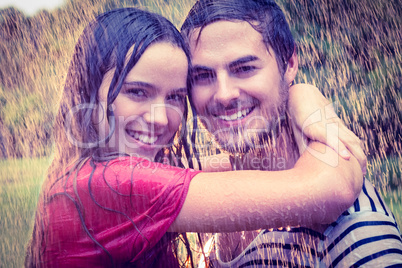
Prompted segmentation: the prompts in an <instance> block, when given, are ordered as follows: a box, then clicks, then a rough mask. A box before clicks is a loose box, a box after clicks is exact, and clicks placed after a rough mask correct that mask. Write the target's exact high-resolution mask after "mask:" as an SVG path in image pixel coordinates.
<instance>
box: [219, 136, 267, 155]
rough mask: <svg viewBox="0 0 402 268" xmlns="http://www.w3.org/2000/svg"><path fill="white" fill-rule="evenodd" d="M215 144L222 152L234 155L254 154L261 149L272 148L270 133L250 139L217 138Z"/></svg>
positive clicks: (237, 137)
mask: <svg viewBox="0 0 402 268" xmlns="http://www.w3.org/2000/svg"><path fill="white" fill-rule="evenodd" d="M217 142H218V144H219V146H220V147H221V149H222V150H224V151H226V152H228V153H229V154H233V155H235V154H246V153H249V152H256V151H258V150H260V149H262V148H267V147H268V146H272V137H271V133H268V132H264V133H259V135H256V136H252V137H250V136H248V137H243V136H239V135H235V136H234V137H233V136H232V137H231V139H228V138H226V137H221V138H219V137H218V140H217Z"/></svg>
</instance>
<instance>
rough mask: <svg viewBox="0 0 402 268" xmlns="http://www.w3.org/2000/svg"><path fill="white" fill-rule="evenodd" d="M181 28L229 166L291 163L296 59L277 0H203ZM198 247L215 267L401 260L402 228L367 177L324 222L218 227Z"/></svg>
mask: <svg viewBox="0 0 402 268" xmlns="http://www.w3.org/2000/svg"><path fill="white" fill-rule="evenodd" d="M182 33H183V35H184V37H185V38H186V40H187V42H188V44H189V46H190V50H191V54H192V64H193V71H192V82H193V85H192V102H193V105H194V106H195V108H196V111H197V113H198V115H199V117H200V119H201V121H203V123H204V125H205V126H206V128H207V129H208V130H209V131H210V132H211V133H212V134H213V135H214V136H215V139H216V140H217V141H218V143H219V145H220V147H221V148H222V149H223V150H224V151H226V152H228V153H229V154H231V155H232V158H233V162H232V164H233V165H234V167H235V168H247V169H265V170H281V169H289V168H292V167H293V165H295V163H296V162H297V160H298V158H299V157H300V155H299V151H298V148H297V144H296V142H295V134H297V133H293V132H292V128H291V127H290V125H291V123H290V122H289V121H290V120H289V119H288V118H287V116H286V113H285V111H286V105H287V100H288V95H289V85H290V84H291V83H292V82H293V80H294V78H295V76H296V73H297V69H298V61H297V56H296V49H295V42H294V40H293V37H292V35H291V32H290V30H289V27H288V24H287V22H286V19H285V17H284V15H283V13H282V11H281V10H280V8H279V7H278V6H277V5H276V4H275V3H274V2H273V1H263V0H255V1H252V0H242V1H239V0H216V1H213V0H201V1H198V2H197V3H196V4H195V5H194V6H193V8H192V10H191V11H190V13H189V15H188V17H187V18H186V20H185V22H184V23H183V26H182ZM310 150H311V149H310ZM312 153H314V152H312ZM316 155H318V157H319V155H320V152H316ZM328 164H330V165H333V166H336V165H337V163H328ZM272 190H273V191H275V189H272ZM283 198H286V196H284V197H283ZM300 206H303V204H300ZM317 209H320V206H319V204H317ZM205 242H206V241H204V243H205ZM205 249H207V250H206V252H204V253H205V255H206V257H207V259H206V260H205V262H206V263H209V264H210V265H211V266H214V267H219V266H224V267H266V266H291V267H310V266H311V267H346V266H347V267H350V266H351V267H356V266H360V265H368V266H370V267H385V266H390V267H397V266H398V265H402V242H401V235H400V231H399V229H398V227H397V225H396V222H395V220H394V218H393V216H392V212H391V211H390V210H389V208H387V207H386V205H385V204H384V202H383V200H382V199H381V197H380V196H379V195H378V193H377V191H376V190H375V189H374V187H373V186H372V185H371V184H370V183H369V182H368V181H367V180H365V181H364V185H363V190H362V192H361V194H360V196H359V197H358V199H357V200H356V201H355V202H354V204H353V205H352V206H351V207H350V208H349V209H348V210H347V211H345V212H344V213H343V214H342V215H341V216H340V217H339V218H338V220H337V221H336V222H333V223H332V224H330V225H324V224H317V225H316V226H313V227H311V228H304V227H288V226H284V228H279V229H275V230H273V229H272V230H257V231H253V232H242V233H226V234H216V235H213V236H212V238H211V239H210V240H209V241H208V243H207V246H205ZM209 249H211V252H208V251H209Z"/></svg>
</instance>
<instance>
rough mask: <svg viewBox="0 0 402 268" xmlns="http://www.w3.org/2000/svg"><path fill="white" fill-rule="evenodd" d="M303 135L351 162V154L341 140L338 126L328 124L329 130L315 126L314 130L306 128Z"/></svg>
mask: <svg viewBox="0 0 402 268" xmlns="http://www.w3.org/2000/svg"><path fill="white" fill-rule="evenodd" d="M303 134H304V135H305V136H307V137H309V138H310V139H312V140H316V141H319V142H321V143H324V144H326V145H327V146H328V147H330V148H332V149H333V150H334V151H335V152H336V153H337V154H339V155H340V156H341V157H342V158H344V159H345V160H349V159H350V157H351V152H349V150H348V149H347V147H346V145H345V144H344V143H343V142H342V141H341V140H340V139H339V128H338V126H337V124H328V125H327V128H324V127H322V126H321V125H320V126H318V125H317V126H315V127H314V128H305V129H304V131H303Z"/></svg>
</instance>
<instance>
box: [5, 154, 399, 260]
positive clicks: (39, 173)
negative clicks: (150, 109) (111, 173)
mask: <svg viewBox="0 0 402 268" xmlns="http://www.w3.org/2000/svg"><path fill="white" fill-rule="evenodd" d="M48 164H49V159H48V158H37V159H32V158H30V159H10V160H3V161H0V171H1V172H0V185H1V187H0V204H1V206H0V237H1V239H0V266H1V267H22V266H23V263H24V256H25V247H26V243H27V242H28V239H29V237H30V235H31V232H32V227H33V226H32V225H33V217H34V213H35V208H36V203H37V199H38V195H39V190H40V187H41V184H42V180H43V178H44V172H45V171H46V168H47V166H48ZM380 191H381V193H382V195H383V196H384V198H385V201H386V202H387V204H388V205H389V207H390V208H391V209H392V211H393V213H394V216H395V218H396V220H397V222H398V224H399V226H402V192H401V191H397V190H392V191H391V190H388V191H387V190H384V189H380Z"/></svg>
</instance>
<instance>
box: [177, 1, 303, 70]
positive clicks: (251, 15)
mask: <svg viewBox="0 0 402 268" xmlns="http://www.w3.org/2000/svg"><path fill="white" fill-rule="evenodd" d="M220 20H226V21H233V22H239V21H240V22H241V21H246V22H248V23H249V24H250V25H251V26H252V27H253V28H254V29H255V30H256V31H258V32H259V33H260V34H261V35H262V38H263V42H264V43H265V45H266V46H267V48H268V47H269V46H270V47H272V49H273V51H274V52H275V55H276V60H277V63H278V66H279V70H280V71H281V73H282V74H284V73H285V71H286V65H287V62H288V60H289V59H290V57H291V56H292V54H293V53H294V51H295V48H296V46H295V41H294V39H293V36H292V33H291V31H290V28H289V25H288V23H287V21H286V18H285V15H284V13H283V12H282V10H281V9H280V7H279V6H278V5H277V4H276V3H275V1H273V0H199V1H197V2H196V3H195V4H194V6H193V7H192V9H191V10H190V12H189V13H188V15H187V18H186V19H185V21H184V22H183V25H182V27H181V33H182V35H183V37H184V39H185V40H186V43H187V44H189V40H190V38H191V35H192V34H194V30H196V29H200V31H199V32H198V37H197V39H198V38H199V36H200V34H201V32H202V29H203V28H204V27H205V26H207V25H209V24H211V23H213V22H216V21H220Z"/></svg>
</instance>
